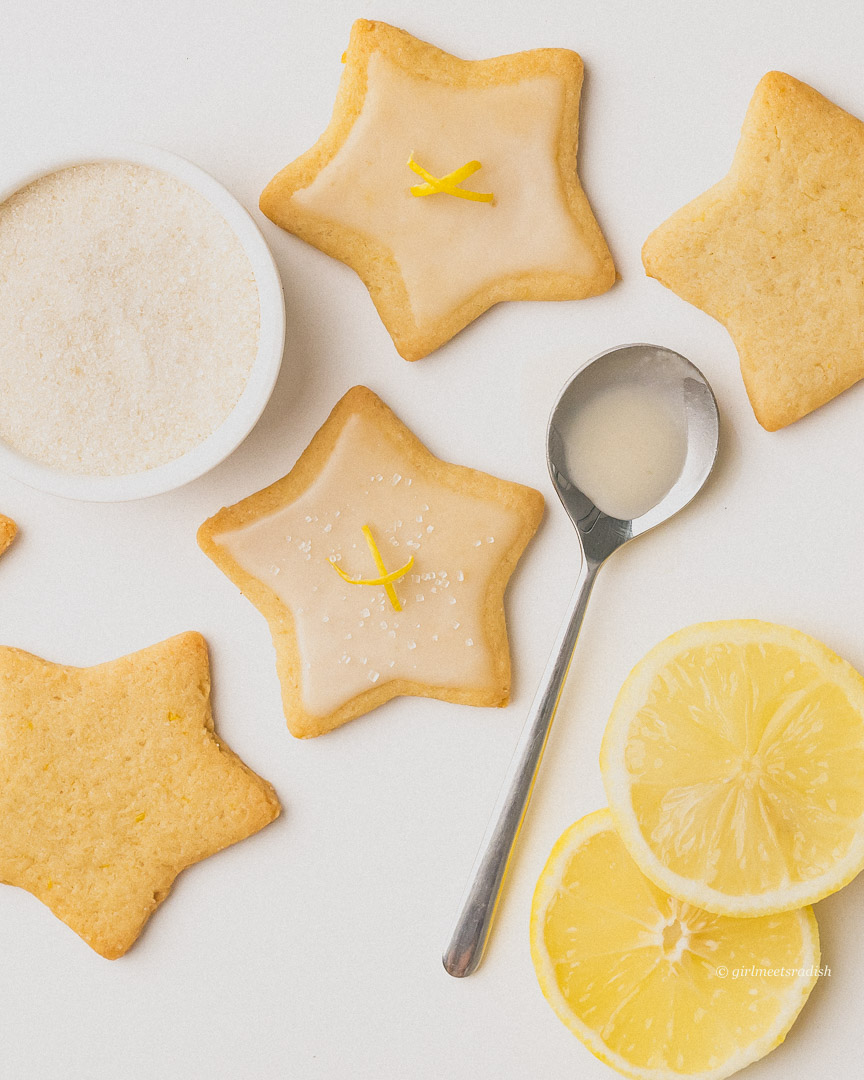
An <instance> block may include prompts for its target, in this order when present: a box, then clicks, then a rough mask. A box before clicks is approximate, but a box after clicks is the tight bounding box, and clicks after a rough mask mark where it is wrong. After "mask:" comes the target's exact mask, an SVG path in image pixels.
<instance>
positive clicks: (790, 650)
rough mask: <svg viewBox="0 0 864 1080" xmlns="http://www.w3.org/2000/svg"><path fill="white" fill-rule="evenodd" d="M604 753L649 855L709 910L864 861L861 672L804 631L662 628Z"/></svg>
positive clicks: (630, 838)
mask: <svg viewBox="0 0 864 1080" xmlns="http://www.w3.org/2000/svg"><path fill="white" fill-rule="evenodd" d="M601 769H602V771H603V779H604V784H605V786H606V792H607V796H608V798H609V803H610V807H611V808H612V811H613V813H614V815H615V818H616V821H617V823H618V826H619V830H620V832H621V835H622V839H623V840H624V842H625V844H626V846H627V848H628V850H629V851H630V853H631V855H632V856H633V858H634V859H635V860H636V862H637V863H638V865H639V867H640V868H641V869H642V871H643V872H644V873H645V874H647V875H648V876H649V877H651V878H652V879H653V880H654V881H655V882H656V883H657V884H658V885H660V886H661V887H662V888H664V889H666V890H667V891H668V892H671V893H673V894H674V895H676V896H679V897H681V898H682V899H685V900H688V901H690V902H692V903H694V904H698V905H699V906H700V907H703V908H706V909H708V910H712V911H716V912H720V913H727V914H735V915H745V916H746V915H758V914H765V913H768V912H771V911H780V910H786V909H790V908H793V907H800V906H801V905H802V904H805V903H812V902H813V901H815V900H818V899H821V898H822V897H823V896H826V895H828V894H829V893H830V892H834V891H835V890H836V889H838V888H840V887H841V886H842V885H844V884H845V883H846V882H847V881H849V880H850V878H851V877H853V876H854V875H855V874H856V873H857V872H858V871H859V870H860V869H861V867H862V865H864V679H862V678H861V676H860V675H859V674H858V673H857V672H856V671H855V670H854V669H853V668H852V667H851V666H850V665H849V664H847V663H846V662H845V661H843V660H841V659H840V658H839V657H838V656H836V655H835V654H834V653H832V652H831V651H830V650H829V649H828V648H827V647H826V646H824V645H822V644H821V643H820V642H818V641H815V640H814V639H813V638H810V637H808V636H807V635H805V634H802V633H800V632H798V631H795V630H791V629H789V628H787V627H782V626H775V625H773V624H771V623H763V622H756V621H749V620H748V621H739V622H720V623H707V624H701V625H698V626H693V627H689V628H687V629H685V630H682V631H680V632H679V633H678V634H675V635H673V636H672V637H671V638H667V639H666V641H664V642H661V643H660V645H658V646H656V647H655V648H654V649H652V650H651V652H649V653H648V655H647V656H646V657H645V658H644V659H643V660H642V661H641V662H640V664H638V665H637V666H636V668H634V670H633V672H631V674H630V676H629V677H628V679H627V681H626V682H625V684H624V686H623V687H622V690H621V692H620V694H619V695H618V699H617V701H616V703H615V706H614V709H613V711H612V715H611V717H610V720H609V724H608V726H607V730H606V734H605V736H604V740H603V749H602V752H601Z"/></svg>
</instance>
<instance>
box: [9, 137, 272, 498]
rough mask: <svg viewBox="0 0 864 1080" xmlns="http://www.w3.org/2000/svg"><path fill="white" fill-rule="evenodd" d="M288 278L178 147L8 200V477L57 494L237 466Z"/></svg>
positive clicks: (55, 170)
mask: <svg viewBox="0 0 864 1080" xmlns="http://www.w3.org/2000/svg"><path fill="white" fill-rule="evenodd" d="M283 339H284V306H283V300H282V291H281V285H280V282H279V277H278V272H277V270H276V267H275V265H274V263H273V260H272V257H271V256H270V253H269V251H268V249H267V247H266V244H265V243H264V240H263V238H262V237H261V234H260V232H259V231H258V229H257V227H256V226H255V225H254V223H253V222H252V219H251V218H250V217H249V215H248V214H247V213H246V211H245V210H244V209H243V208H242V207H241V206H240V204H239V203H237V202H236V200H235V199H234V198H233V197H232V196H231V195H229V194H228V192H227V191H226V190H225V189H224V188H222V187H221V186H220V185H219V184H218V183H217V182H216V181H215V180H213V179H212V178H211V177H209V176H207V175H206V174H205V173H203V172H201V170H199V169H197V168H196V167H195V166H193V165H190V164H189V163H188V162H186V161H184V160H182V159H180V158H176V157H174V156H173V155H171V154H167V153H165V152H164V151H161V150H156V149H154V148H150V147H143V146H128V145H127V146H125V147H116V148H114V149H113V151H109V152H108V153H105V152H104V151H103V152H102V153H100V154H93V155H89V154H84V155H80V154H78V155H75V156H74V157H73V158H68V157H67V158H66V159H63V160H60V161H57V160H56V159H55V161H54V162H53V163H51V164H50V165H48V166H47V167H46V166H44V165H43V166H42V167H40V168H38V169H31V170H30V172H29V174H28V175H27V176H26V177H24V178H21V177H20V176H19V178H18V179H17V181H16V182H15V183H13V184H6V185H5V186H4V188H3V189H2V190H0V467H2V468H3V470H4V471H6V472H8V473H10V474H11V475H13V476H15V477H16V478H17V479H20V480H23V481H24V482H25V483H29V484H31V485H32V486H34V487H38V488H41V489H43V490H46V491H50V492H53V493H55V494H59V495H66V496H70V497H73V498H82V499H94V500H102V501H108V500H122V499H132V498H139V497H142V496H145V495H153V494H157V493H158V492H162V491H167V490H170V489H171V488H175V487H179V486H180V485H181V484H184V483H187V482H188V481H189V480H192V479H194V478H196V477H197V476H200V475H201V474H202V473H204V472H206V471H207V470H208V469H210V468H212V467H213V466H214V465H215V464H217V463H218V462H219V461H221V460H222V459H223V458H224V457H225V456H227V454H229V453H230V452H231V451H232V450H233V449H234V448H235V447H236V446H237V445H238V444H239V443H240V442H241V441H242V440H243V438H245V436H246V435H247V434H248V432H249V431H250V430H251V428H252V427H253V426H254V424H255V422H256V420H257V419H258V417H259V416H260V414H261V412H262V411H263V409H264V406H265V405H266V402H267V400H268V398H269V396H270V394H271V392H272V389H273V386H274V384H275V381H276V376H277V374H278V371H279V366H280V363H281V358H282V346H283Z"/></svg>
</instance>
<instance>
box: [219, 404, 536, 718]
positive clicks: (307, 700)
mask: <svg viewBox="0 0 864 1080" xmlns="http://www.w3.org/2000/svg"><path fill="white" fill-rule="evenodd" d="M542 511H543V497H542V496H541V495H540V493H539V492H537V491H534V490H533V489H531V488H527V487H524V486H522V485H521V484H514V483H510V482H508V481H504V480H499V479H498V478H497V477H493V476H490V475H488V474H486V473H480V472H477V471H476V470H474V469H468V468H465V467H463V466H458V465H451V464H449V463H448V462H445V461H442V460H441V459H440V458H437V457H435V456H434V455H433V454H431V453H430V452H429V451H428V450H427V449H426V447H425V446H423V444H422V443H421V442H420V441H419V439H417V437H416V436H415V435H414V434H413V433H412V432H411V431H409V429H408V428H407V427H405V425H404V424H402V422H401V421H400V420H398V419H397V417H396V416H395V415H394V414H393V413H392V412H391V410H390V409H389V408H388V407H387V406H386V405H385V404H384V402H383V401H381V399H380V398H378V397H377V396H376V395H375V394H374V393H373V392H372V391H371V390H368V389H367V388H366V387H354V388H353V389H352V390H350V391H349V392H348V393H347V394H346V395H345V396H344V397H343V398H342V399H341V401H339V402H338V404H337V405H336V407H335V408H334V409H333V411H332V413H331V414H330V416H329V418H328V419H327V421H326V422H325V423H324V425H323V426H322V427H321V428H320V429H319V431H318V432H317V434H316V435H315V436H314V438H313V439H312V441H311V443H310V444H309V446H308V447H307V448H306V450H305V451H304V452H303V454H301V456H300V458H299V459H298V461H297V464H296V465H295V466H294V468H293V469H292V470H291V472H289V473H288V474H287V476H285V477H283V478H282V479H281V480H278V481H277V482H276V483H275V484H273V485H271V486H270V487H269V488H265V489H264V490H263V491H260V492H257V493H256V494H254V495H252V496H250V497H249V498H247V499H244V500H242V501H241V502H239V503H237V504H235V505H234V506H231V507H227V508H225V509H223V510H222V511H220V512H219V513H218V514H216V515H215V516H214V517H212V518H210V520H209V521H207V522H205V523H204V525H202V527H201V529H200V530H199V534H198V540H199V544H200V546H201V548H202V549H203V550H204V552H205V553H206V554H207V555H208V556H209V557H210V558H211V559H212V560H213V561H214V562H215V563H216V565H217V566H218V567H219V568H220V569H221V570H222V571H223V573H225V574H226V575H227V576H228V577H229V578H230V579H231V580H232V581H234V583H235V584H237V585H238V586H239V587H240V589H241V590H242V591H243V593H244V595H246V596H247V598H248V599H249V600H251V601H252V603H254V604H255V606H256V607H257V608H258V609H259V610H260V611H261V612H262V614H263V615H264V616H265V617H266V618H267V620H268V623H269V624H270V629H271V633H272V635H273V641H274V646H275V649H276V662H277V670H278V673H279V677H280V681H281V685H282V693H283V703H284V708H285V717H286V720H287V722H288V727H289V729H290V730H291V732H292V734H294V735H296V736H298V737H300V738H306V737H309V736H314V735H320V734H323V733H324V732H326V731H329V730H331V729H332V728H335V727H338V726H339V725H341V724H343V723H345V722H346V721H348V720H351V719H353V718H354V717H356V716H360V715H362V714H363V713H366V712H369V711H370V710H371V709H373V708H375V707H376V706H378V705H380V704H383V703H384V702H385V701H389V700H390V699H391V698H393V697H397V696H402V695H415V696H422V697H434V698H439V699H442V700H445V701H451V702H458V703H464V704H472V705H503V704H506V702H507V700H508V695H509V683H510V657H509V649H508V645H507V632H506V626H505V620H504V605H503V597H504V591H505V588H506V586H507V582H508V580H509V578H510V575H511V574H512V571H513V569H514V567H515V565H516V562H517V561H518V559H519V557H520V555H521V554H522V551H523V550H524V548H525V546H526V544H527V543H528V541H529V540H530V538H531V536H532V535H533V533H534V531H535V530H536V528H537V525H538V524H539V520H540V517H541V515H542ZM370 538H371V542H370ZM334 566H335V567H336V568H338V570H339V572H338V573H337V572H336V570H335V569H334Z"/></svg>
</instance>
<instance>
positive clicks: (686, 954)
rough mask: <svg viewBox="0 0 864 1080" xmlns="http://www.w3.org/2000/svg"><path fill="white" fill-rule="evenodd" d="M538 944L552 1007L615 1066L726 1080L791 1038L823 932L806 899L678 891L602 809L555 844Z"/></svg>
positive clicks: (646, 1073)
mask: <svg viewBox="0 0 864 1080" xmlns="http://www.w3.org/2000/svg"><path fill="white" fill-rule="evenodd" d="M531 955H532V959H533V961H534V967H535V969H536V971H537V978H538V980H539V982H540V987H541V989H542V991H543V993H544V995H545V996H546V998H547V1000H548V1001H549V1003H550V1004H551V1005H552V1008H553V1009H554V1010H555V1012H556V1013H557V1014H558V1016H559V1018H560V1019H561V1020H562V1021H563V1022H564V1023H565V1024H566V1025H567V1027H569V1028H570V1030H571V1031H573V1032H574V1034H576V1035H577V1036H578V1037H579V1038H580V1039H581V1040H582V1042H584V1043H585V1045H586V1046H587V1047H588V1049H589V1050H590V1051H591V1052H592V1053H593V1054H594V1055H596V1056H597V1057H598V1058H600V1060H601V1061H604V1062H605V1063H606V1064H607V1065H611V1066H612V1068H614V1069H617V1070H618V1071H619V1072H621V1073H623V1074H624V1075H625V1076H630V1077H636V1078H638V1080H672V1078H675V1077H679V1076H680V1077H685V1076H686V1077H688V1078H689V1080H720V1078H722V1077H726V1076H730V1075H731V1074H732V1073H733V1072H736V1071H737V1070H738V1069H742V1068H744V1066H745V1065H749V1064H750V1063H751V1062H753V1061H756V1060H758V1059H759V1058H761V1057H763V1056H764V1055H765V1054H767V1053H768V1051H769V1050H772V1049H774V1047H775V1046H777V1045H779V1043H781V1042H782V1041H783V1039H784V1037H785V1035H786V1033H787V1032H788V1030H789V1028H790V1027H791V1026H792V1023H793V1022H794V1020H795V1018H796V1017H797V1015H798V1013H799V1012H800V1011H801V1009H802V1007H803V1005H804V1002H805V1001H806V1000H807V997H808V995H809V993H810V991H811V990H812V988H813V985H814V984H815V981H816V978H817V971H818V966H819V933H818V930H817V927H816V920H815V918H814V916H813V912H812V910H811V909H810V908H802V909H800V910H798V911H789V912H782V913H780V914H777V915H769V916H765V917H763V918H755V919H734V918H729V917H727V916H724V915H712V914H709V913H708V912H706V911H702V910H700V909H698V908H695V907H693V906H692V905H690V904H687V903H685V902H682V901H680V900H676V899H674V898H673V897H671V896H669V895H668V894H666V893H664V892H662V891H661V890H660V889H658V888H657V887H656V886H655V885H653V884H652V883H651V882H650V881H649V880H648V879H647V878H646V877H645V876H644V875H643V874H642V873H641V871H640V870H639V868H638V867H637V865H636V864H635V863H634V862H633V860H632V859H631V858H630V856H629V854H628V853H627V849H626V848H625V847H624V845H623V844H622V842H621V840H620V838H619V836H618V834H617V832H616V831H615V826H614V823H613V818H612V815H611V814H610V812H609V811H608V810H600V811H597V812H596V813H594V814H589V815H588V816H587V817H584V818H582V820H581V821H577V822H576V824H575V825H572V826H571V827H570V828H569V829H568V830H567V831H566V832H565V833H564V835H563V836H562V837H561V838H560V839H559V840H558V842H557V844H556V845H555V847H554V848H553V849H552V853H551V855H550V856H549V860H548V862H547V863H546V866H545V868H544V870H543V873H542V874H541V876H540V880H539V882H538V883H537V889H536V891H535V893H534V901H533V904H532V907H531ZM765 972H768V973H767V974H765Z"/></svg>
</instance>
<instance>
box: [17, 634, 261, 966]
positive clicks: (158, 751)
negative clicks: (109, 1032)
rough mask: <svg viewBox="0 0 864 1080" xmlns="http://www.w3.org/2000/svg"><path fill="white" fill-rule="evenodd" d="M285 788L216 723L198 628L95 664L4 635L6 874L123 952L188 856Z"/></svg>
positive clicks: (201, 852)
mask: <svg viewBox="0 0 864 1080" xmlns="http://www.w3.org/2000/svg"><path fill="white" fill-rule="evenodd" d="M278 814H279V802H278V800H277V798H276V795H275V794H274V792H273V789H272V788H271V787H270V785H269V784H268V783H266V781H264V780H262V779H261V778H260V777H259V776H256V775H255V773H253V772H252V771H251V770H250V769H248V768H247V767H246V766H245V765H244V764H243V762H242V761H240V759H239V758H238V757H237V756H236V755H235V754H233V753H232V752H231V751H230V750H229V749H228V747H227V746H225V745H224V743H222V742H220V740H219V739H218V738H217V737H216V735H215V733H214V731H213V720H212V718H211V715H210V674H209V666H208V661H207V646H206V644H205V642H204V639H203V638H202V637H201V635H200V634H195V633H187V634H180V635H179V636H177V637H174V638H170V639H169V640H168V641H163V642H162V643H161V644H159V645H153V646H152V647H151V648H149V649H144V650H142V651H141V652H137V653H133V654H132V655H130V656H124V657H122V658H121V659H119V660H114V661H111V662H110V663H107V664H100V665H99V666H97V667H91V668H74V667H63V666H61V665H59V664H52V663H49V662H48V661H47V660H40V659H39V657H36V656H31V655H30V654H29V653H25V652H21V651H20V650H19V649H10V648H0V822H2V828H0V881H3V882H4V883H5V884H8V885H19V886H20V887H21V888H22V889H26V890H27V891H28V892H31V893H33V895H34V896H36V897H38V898H39V899H40V900H41V901H42V902H43V903H44V904H47V906H48V907H49V908H50V909H51V910H52V911H53V912H54V914H55V915H56V916H57V917H58V918H59V919H62V920H63V922H65V923H66V924H67V925H68V926H70V927H71V928H72V929H73V930H74V931H75V932H76V933H77V934H79V935H80V936H81V937H82V938H83V939H84V940H85V941H86V942H87V944H88V945H90V946H91V947H92V948H94V949H95V950H96V952H98V953H101V955H102V956H105V957H107V958H108V959H115V958H116V957H118V956H122V955H123V953H125V952H126V950H127V949H128V948H129V947H130V945H132V943H133V942H134V941H135V939H136V938H137V937H138V935H139V934H140V932H141V930H142V928H143V926H144V924H145V923H146V921H147V919H148V918H149V917H150V915H151V914H152V913H153V911H154V910H155V909H156V908H157V907H158V905H159V904H161V903H162V901H163V900H164V899H165V897H166V896H167V895H168V892H169V890H170V889H171V885H172V883H173V882H174V879H175V878H176V876H177V875H178V874H179V873H180V871H181V870H183V869H184V868H185V867H187V866H191V865H192V863H196V862H198V861H199V860H201V859H206V858H207V856H208V855H213V854H214V853H215V852H217V851H221V849H222V848H225V847H228V845H229V844H234V843H236V842H237V841H238V840H243V839H244V838H245V837H247V836H250V835H251V834H252V833H255V832H257V831H258V830H259V829H261V828H263V827H264V826H265V825H266V824H268V822H270V821H272V820H273V819H274V818H275V817H277V816H278Z"/></svg>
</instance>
